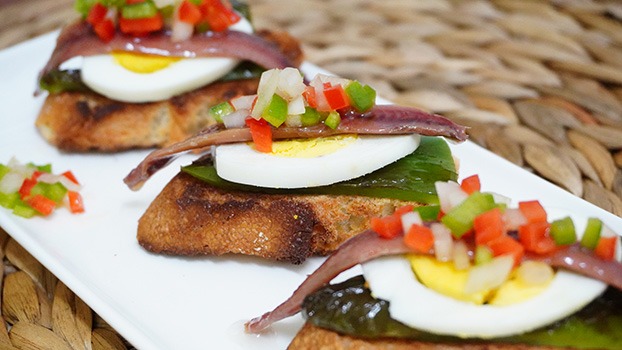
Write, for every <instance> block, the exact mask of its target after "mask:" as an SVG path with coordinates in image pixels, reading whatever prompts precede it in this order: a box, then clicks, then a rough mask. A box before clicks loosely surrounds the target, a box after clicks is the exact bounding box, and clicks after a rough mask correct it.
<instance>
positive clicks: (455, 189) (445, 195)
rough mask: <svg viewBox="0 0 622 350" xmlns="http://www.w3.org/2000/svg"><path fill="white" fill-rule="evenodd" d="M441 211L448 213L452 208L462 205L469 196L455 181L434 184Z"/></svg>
mask: <svg viewBox="0 0 622 350" xmlns="http://www.w3.org/2000/svg"><path fill="white" fill-rule="evenodd" d="M434 187H435V188H436V193H437V195H438V200H439V202H440V205H441V210H442V211H443V212H444V213H448V212H449V211H450V210H451V209H452V208H454V207H455V206H457V205H458V204H460V203H462V201H464V200H465V199H466V198H467V197H468V196H469V195H468V193H466V192H464V190H462V188H461V187H460V185H459V184H458V183H457V182H454V181H446V182H445V181H437V182H435V183H434Z"/></svg>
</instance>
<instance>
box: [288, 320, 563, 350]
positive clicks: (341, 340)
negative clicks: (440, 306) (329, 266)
mask: <svg viewBox="0 0 622 350" xmlns="http://www.w3.org/2000/svg"><path fill="white" fill-rule="evenodd" d="M287 349H288V350H303V349H304V350H307V349H325V350H329V349H348V350H363V349H364V350H380V349H391V350H415V349H416V350H570V348H557V347H550V346H534V345H523V344H477V343H461V344H458V343H456V344H447V343H427V342H419V341H411V340H403V339H362V338H356V337H352V336H348V335H343V334H339V333H337V332H334V331H331V330H328V329H324V328H320V327H317V326H314V325H312V324H310V323H306V324H305V325H304V326H303V327H302V329H301V330H300V331H299V332H298V333H297V334H296V336H295V337H294V339H293V340H292V342H291V343H290V345H289V347H288V348H287Z"/></svg>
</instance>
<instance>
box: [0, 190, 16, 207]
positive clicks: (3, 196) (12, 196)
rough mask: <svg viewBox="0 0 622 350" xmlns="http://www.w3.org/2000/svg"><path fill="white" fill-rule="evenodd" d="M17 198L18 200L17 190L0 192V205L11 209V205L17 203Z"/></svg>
mask: <svg viewBox="0 0 622 350" xmlns="http://www.w3.org/2000/svg"><path fill="white" fill-rule="evenodd" d="M18 200H19V193H18V192H12V193H4V192H0V206H3V207H5V208H7V209H13V207H15V204H16V203H17V201H18Z"/></svg>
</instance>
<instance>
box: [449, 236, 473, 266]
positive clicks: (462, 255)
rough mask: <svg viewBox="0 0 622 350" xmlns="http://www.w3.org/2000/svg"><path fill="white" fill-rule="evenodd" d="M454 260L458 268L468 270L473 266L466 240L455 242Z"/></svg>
mask: <svg viewBox="0 0 622 350" xmlns="http://www.w3.org/2000/svg"><path fill="white" fill-rule="evenodd" d="M452 257H453V260H454V267H455V268H456V269H457V270H466V269H468V268H469V267H471V258H470V257H469V248H468V247H467V245H466V243H464V241H462V240H459V241H455V242H454V249H453V253H452Z"/></svg>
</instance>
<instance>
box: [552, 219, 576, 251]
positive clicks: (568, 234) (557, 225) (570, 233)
mask: <svg viewBox="0 0 622 350" xmlns="http://www.w3.org/2000/svg"><path fill="white" fill-rule="evenodd" d="M549 233H550V235H551V237H552V238H553V240H555V243H556V244H557V245H568V244H573V243H575V242H576V241H577V233H576V231H575V228H574V222H572V219H571V218H570V217H569V216H567V217H565V218H563V219H559V220H555V221H553V222H552V223H551V230H550V231H549Z"/></svg>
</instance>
